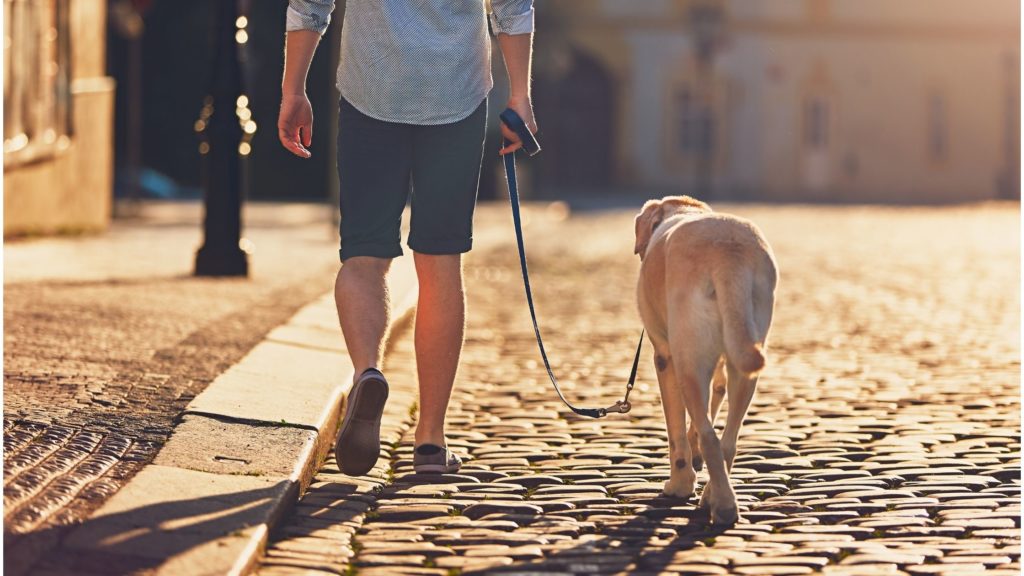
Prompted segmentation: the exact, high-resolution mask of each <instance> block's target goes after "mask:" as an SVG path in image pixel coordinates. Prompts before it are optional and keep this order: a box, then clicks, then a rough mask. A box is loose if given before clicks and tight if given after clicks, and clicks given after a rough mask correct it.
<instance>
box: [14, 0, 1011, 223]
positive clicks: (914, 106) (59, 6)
mask: <svg viewBox="0 0 1024 576" xmlns="http://www.w3.org/2000/svg"><path fill="white" fill-rule="evenodd" d="M220 4H221V2H220V1H218V2H213V1H211V0H173V1H172V0H4V36H5V44H4V64H5V66H4V185H5V186H4V188H5V192H6V193H5V195H4V208H5V220H4V231H5V235H7V236H11V235H20V234H26V233H38V232H44V233H45V232H61V231H81V230H98V229H103V228H104V227H105V226H107V225H108V223H109V220H110V218H111V215H113V214H115V213H124V214H130V212H131V202H130V201H131V200H133V199H154V198H156V199H198V198H201V197H202V181H203V177H202V162H201V159H202V154H201V147H202V146H203V145H204V140H203V138H202V134H200V133H199V132H201V125H199V124H197V122H198V121H200V120H201V114H202V109H203V106H204V98H205V97H206V96H207V95H208V94H210V92H211V89H212V86H213V82H214V81H215V79H216V74H217V72H215V71H214V66H215V63H214V58H215V56H216V54H217V53H218V52H217V50H215V49H214V46H215V44H214V40H215V39H216V37H217V35H218V34H220V35H224V34H228V35H234V36H235V40H236V43H237V44H238V46H239V51H238V56H239V59H240V60H241V69H242V83H243V90H244V93H245V94H246V95H247V100H246V102H245V105H240V106H239V110H238V114H239V116H240V118H241V119H242V128H243V130H244V133H245V137H246V139H247V140H246V146H244V149H242V147H240V153H242V156H243V167H244V172H245V176H246V177H245V178H244V179H243V180H244V181H243V183H242V188H243V190H244V195H245V196H246V197H247V198H249V199H251V200H273V201H303V202H326V203H329V204H333V198H334V197H335V195H336V188H337V179H336V176H335V172H334V142H335V136H336V108H337V98H338V94H337V92H336V90H335V88H334V77H335V70H336V67H337V59H338V52H339V50H338V44H339V34H340V29H341V25H342V20H343V13H344V2H339V6H338V8H337V10H336V13H335V17H334V20H333V22H332V24H331V27H330V29H329V30H328V32H327V34H326V36H325V38H324V41H323V42H322V43H321V47H320V49H319V51H318V52H317V55H316V59H315V61H314V62H313V69H312V72H311V74H310V80H309V89H308V91H309V95H310V98H311V100H312V101H313V105H314V112H315V114H316V124H315V126H316V129H315V130H314V141H313V147H312V149H313V150H314V157H313V158H312V159H311V160H305V161H303V160H299V159H296V158H294V157H292V156H291V155H289V154H288V153H286V152H285V151H284V150H283V149H282V148H281V146H280V145H279V144H278V143H277V136H276V129H275V124H276V113H277V108H278V105H279V99H280V78H281V75H282V53H283V40H284V33H283V30H284V13H285V9H286V7H287V0H260V1H259V2H245V1H242V2H239V3H238V10H239V12H238V13H239V15H241V18H239V20H238V21H236V22H234V23H233V24H234V25H233V26H231V27H224V26H221V27H220V28H218V27H217V24H216V22H217V21H218V20H217V18H215V14H214V12H215V10H216V7H217V6H219V5H220ZM1019 10H1020V5H1019V2H1018V1H1017V0H986V1H985V2H964V1H963V0H898V1H894V0H772V1H770V2H766V1H764V0H631V1H629V2H624V1H622V0H541V1H539V2H538V3H537V34H536V52H535V70H534V76H535V89H534V104H535V108H536V110H537V117H538V121H539V124H540V126H541V131H542V134H541V141H542V144H543V146H544V150H545V153H544V154H541V155H540V156H538V157H537V158H535V159H531V160H530V161H529V162H525V163H523V165H522V166H521V169H522V170H524V171H525V172H526V174H524V176H523V178H525V179H526V180H527V181H528V182H529V183H530V185H529V186H528V190H527V196H529V197H533V198H541V199H566V200H569V201H570V202H575V203H578V204H580V203H582V204H586V203H587V202H591V203H594V202H596V203H601V202H608V203H632V204H635V203H639V201H640V200H641V199H643V198H646V197H650V196H654V195H662V194H667V193H688V194H693V195H696V196H699V197H701V198H703V199H706V200H710V201H719V200H742V201H757V202H791V201H799V202H823V203H824V202H829V203H835V202H841V203H860V202H866V203H900V204H906V203H925V204H931V203H952V202H968V201H979V200H989V199H1018V198H1019V197H1020V70H1021V64H1020V29H1019V23H1020V15H1019ZM229 28H230V29H229ZM496 50H497V48H496V46H495V51H496ZM494 77H495V81H496V84H497V87H496V89H495V91H494V92H493V93H492V97H491V122H490V125H491V126H490V128H491V131H492V133H491V135H490V137H489V139H488V150H487V154H486V155H485V163H484V171H483V176H482V179H481V180H482V181H481V197H482V198H496V197H499V196H501V194H502V187H503V184H502V183H501V175H500V170H499V165H498V162H497V157H496V156H495V154H494V153H493V152H494V151H496V150H497V148H498V140H499V137H498V133H497V122H496V116H497V112H499V111H500V109H501V108H502V104H503V102H504V94H505V93H506V89H505V86H504V80H505V73H504V69H503V64H502V63H501V60H500V58H499V57H498V56H497V53H496V54H495V58H494ZM115 198H117V199H125V200H128V201H127V202H119V203H115V202H114V199H115Z"/></svg>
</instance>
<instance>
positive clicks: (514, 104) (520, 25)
mask: <svg viewBox="0 0 1024 576" xmlns="http://www.w3.org/2000/svg"><path fill="white" fill-rule="evenodd" d="M491 7H492V12H491V29H492V30H493V31H494V33H495V34H496V35H497V38H498V45H499V46H500V47H501V55H502V56H503V57H504V59H505V69H506V70H507V71H508V83H509V98H508V107H509V108H511V109H513V110H515V111H516V113H517V114H519V116H520V117H521V118H522V119H523V121H524V122H526V126H527V127H529V129H530V131H531V132H533V133H535V134H536V133H537V121H536V120H535V119H534V117H533V103H532V99H531V95H530V65H531V62H532V60H533V0H492V3H491ZM501 134H502V136H504V138H505V139H506V140H508V141H509V142H510V144H509V145H508V146H505V147H504V148H502V149H501V151H500V153H501V154H508V153H509V152H515V151H516V150H518V149H520V148H522V146H523V143H522V142H520V141H519V136H517V135H516V133H515V132H513V131H512V130H509V129H508V127H506V126H505V125H504V124H502V125H501Z"/></svg>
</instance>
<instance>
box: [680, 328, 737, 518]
mask: <svg viewBox="0 0 1024 576" xmlns="http://www.w3.org/2000/svg"><path fill="white" fill-rule="evenodd" d="M669 325H670V326H671V328H670V330H671V332H670V335H669V342H670V343H671V347H672V351H673V352H676V351H680V352H681V354H674V355H673V357H672V363H673V366H674V368H675V372H676V379H678V381H679V383H680V385H681V386H680V388H681V389H682V392H683V400H684V402H685V403H686V412H687V414H689V416H690V418H693V419H694V423H695V424H696V426H697V435H698V438H699V444H700V452H701V455H702V456H703V457H704V463H705V464H706V465H707V467H708V477H709V480H708V484H707V486H705V487H704V494H703V495H702V496H701V505H702V506H705V507H708V508H710V509H711V521H712V522H714V523H715V524H721V525H726V524H733V523H735V522H736V520H737V519H738V518H739V513H738V510H737V505H736V493H735V492H733V489H732V486H730V485H729V473H728V471H727V470H726V467H725V459H724V457H723V455H722V445H721V442H720V441H719V440H718V436H717V435H716V434H715V429H714V427H713V426H712V425H711V418H710V417H709V416H708V388H709V387H710V385H711V378H712V375H713V374H714V371H715V367H716V366H717V365H718V358H719V354H718V353H716V352H715V349H716V348H715V346H714V344H715V343H714V342H710V341H709V339H708V338H706V334H705V333H704V332H705V330H702V329H701V327H700V326H699V325H696V326H695V325H694V323H693V322H688V321H686V319H679V320H678V321H675V320H673V319H671V316H670V322H669Z"/></svg>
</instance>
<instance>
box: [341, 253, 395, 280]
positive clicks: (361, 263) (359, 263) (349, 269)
mask: <svg viewBox="0 0 1024 576" xmlns="http://www.w3.org/2000/svg"><path fill="white" fill-rule="evenodd" d="M389 268H391V258H377V257H376V256H353V257H351V258H347V259H346V260H345V261H344V263H342V265H341V275H342V276H348V275H353V276H358V277H360V278H367V277H371V278H372V277H383V276H384V275H386V274H387V273H388V269H389Z"/></svg>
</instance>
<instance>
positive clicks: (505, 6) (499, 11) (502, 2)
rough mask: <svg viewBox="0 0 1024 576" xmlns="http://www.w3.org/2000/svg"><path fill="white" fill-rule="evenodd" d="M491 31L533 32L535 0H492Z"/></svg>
mask: <svg viewBox="0 0 1024 576" xmlns="http://www.w3.org/2000/svg"><path fill="white" fill-rule="evenodd" d="M490 17H491V31H492V32H493V33H494V34H495V35H498V34H529V33H531V32H533V0H491V13H490Z"/></svg>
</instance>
